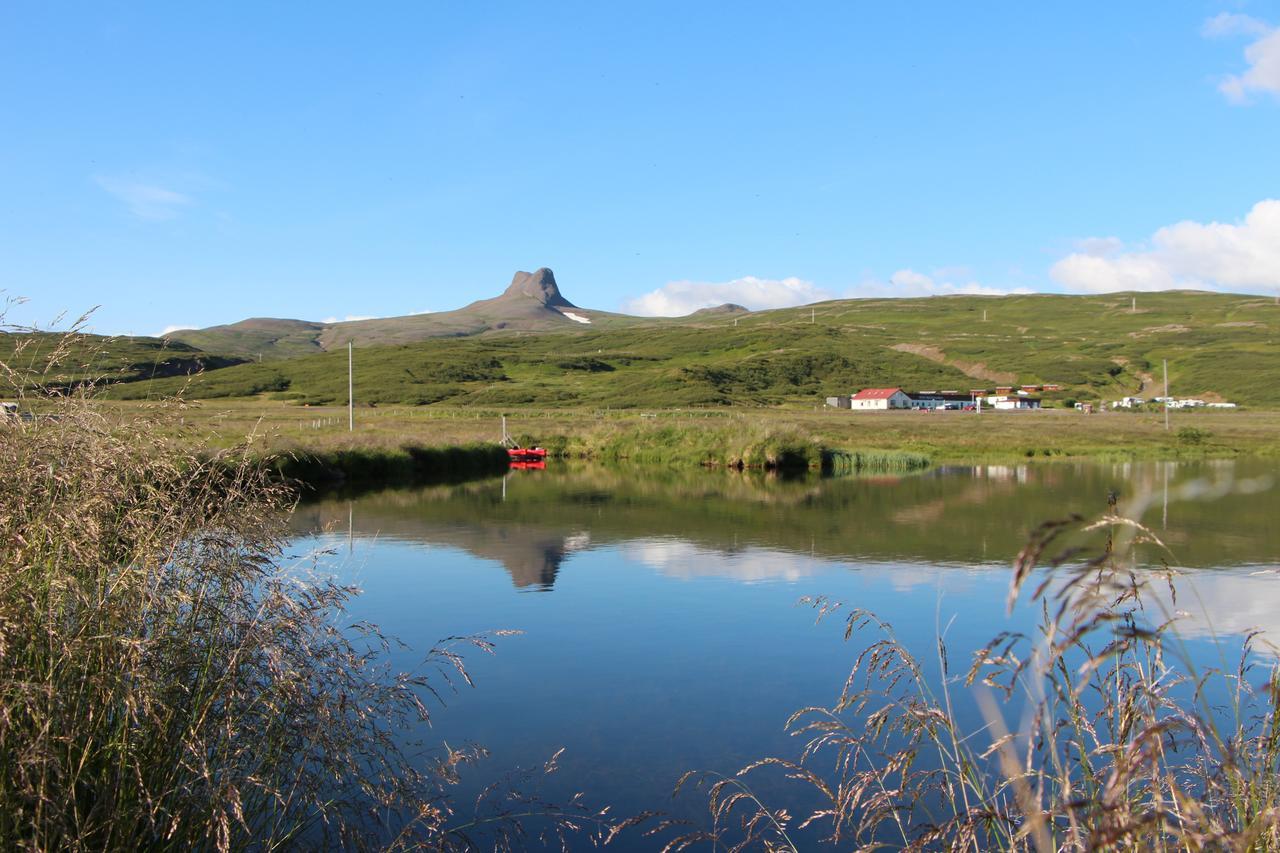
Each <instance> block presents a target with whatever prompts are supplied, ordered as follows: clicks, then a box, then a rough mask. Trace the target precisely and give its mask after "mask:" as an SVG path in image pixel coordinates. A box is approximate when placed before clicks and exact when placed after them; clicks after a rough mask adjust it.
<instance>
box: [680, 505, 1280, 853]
mask: <svg viewBox="0 0 1280 853" xmlns="http://www.w3.org/2000/svg"><path fill="white" fill-rule="evenodd" d="M1138 545H1146V546H1148V547H1151V546H1154V547H1157V548H1158V547H1162V546H1161V543H1160V542H1159V540H1158V539H1157V538H1156V536H1155V534H1154V533H1152V532H1151V531H1150V530H1148V529H1147V528H1145V527H1144V526H1142V525H1141V524H1140V523H1139V522H1137V521H1135V520H1133V519H1131V518H1127V517H1125V516H1122V515H1120V514H1119V513H1118V512H1116V510H1115V508H1114V505H1113V507H1112V509H1111V511H1109V512H1107V513H1106V514H1104V515H1102V516H1101V517H1099V518H1097V519H1094V520H1091V521H1086V520H1084V519H1082V518H1079V517H1072V518H1068V519H1063V520H1061V521H1055V522H1049V523H1046V524H1044V525H1043V526H1042V527H1040V528H1039V529H1038V530H1037V531H1035V533H1034V534H1033V536H1032V537H1031V538H1030V541H1029V542H1028V544H1027V545H1026V547H1025V548H1024V549H1023V550H1022V552H1021V553H1020V554H1019V555H1018V556H1017V559H1016V561H1015V563H1014V570H1013V577H1012V582H1011V587H1010V593H1009V605H1010V607H1011V608H1012V607H1014V606H1015V605H1016V604H1017V603H1018V602H1019V601H1021V600H1023V599H1027V601H1026V602H1025V604H1026V605H1029V606H1030V607H1032V608H1033V609H1034V611H1033V612H1035V613H1038V614H1039V620H1038V623H1037V627H1036V629H1035V630H1034V631H1032V632H1030V633H1027V634H1022V633H1012V632H1005V633H1001V634H999V635H997V636H996V637H994V638H993V639H992V641H991V642H990V643H989V644H988V645H986V646H985V647H984V648H982V649H980V650H979V651H977V652H976V653H975V654H974V656H973V658H972V660H971V661H970V663H969V665H968V666H967V667H961V668H959V669H957V668H955V667H954V665H953V662H952V659H951V652H950V651H949V650H948V648H947V646H946V642H945V638H944V637H942V636H940V637H939V639H938V643H937V647H936V650H935V657H936V660H933V661H927V660H920V659H917V658H916V657H915V656H914V655H913V654H912V653H911V652H910V651H909V650H908V649H907V648H906V647H905V646H904V645H903V644H902V643H900V642H899V641H898V640H897V638H896V637H895V635H894V632H893V629H892V627H891V626H890V625H888V624H886V623H884V622H882V621H880V620H879V619H877V618H876V617H875V615H874V614H872V613H869V612H867V611H864V610H858V609H855V610H851V611H849V612H848V613H847V615H846V616H845V639H846V640H851V639H854V638H858V639H859V641H860V648H861V650H860V651H859V652H858V654H857V655H856V657H855V661H854V665H853V667H852V670H851V672H850V674H849V676H848V679H847V680H846V682H845V685H844V687H843V689H842V690H841V692H840V694H839V696H838V698H837V700H836V701H835V703H834V704H832V705H830V706H827V707H810V708H803V709H801V710H799V711H797V712H796V713H795V714H793V715H792V717H791V718H790V719H789V720H788V722H787V726H788V728H789V730H790V732H791V733H792V734H793V735H795V736H797V737H800V738H802V739H803V742H804V748H803V749H802V750H801V752H800V754H799V755H798V756H792V757H769V758H765V759H762V760H760V761H756V762H753V763H752V764H750V765H748V766H746V767H744V768H743V769H742V770H740V771H739V772H738V773H737V774H735V775H729V776H724V775H717V774H714V773H705V772H695V773H690V774H686V776H685V777H684V778H682V779H681V780H680V784H679V786H678V787H677V791H679V790H680V788H681V787H688V786H697V787H700V788H704V789H705V790H706V791H707V795H708V804H709V808H710V812H711V816H712V825H711V827H710V828H708V829H699V830H696V831H689V832H685V833H684V834H682V835H679V836H677V837H676V838H675V839H674V840H672V841H671V843H670V845H669V846H670V849H680V848H681V846H682V845H687V844H693V843H698V842H711V843H712V844H713V845H724V846H726V848H728V849H746V848H752V849H755V848H762V849H769V850H778V849H783V850H794V849H798V847H799V842H798V841H797V840H796V839H797V838H798V837H800V836H799V833H800V832H801V831H813V830H814V829H815V828H817V829H820V830H821V833H822V836H823V837H824V838H825V840H826V841H827V842H828V843H830V844H832V845H835V846H838V847H840V848H842V849H853V848H857V849H863V848H867V849H874V848H877V847H887V848H894V849H902V848H905V849H917V850H925V849H928V850H932V849H951V850H964V849H968V850H974V851H980V850H991V849H1001V850H1035V851H1038V852H1042V851H1051V850H1099V849H1105V850H1196V851H1199V850H1275V849H1278V848H1280V674H1278V670H1277V668H1276V664H1275V657H1274V652H1275V650H1274V649H1271V650H1270V654H1269V655H1267V656H1261V655H1259V654H1258V652H1259V651H1260V649H1259V648H1257V645H1258V643H1259V642H1260V640H1259V638H1258V637H1257V636H1256V635H1250V636H1249V637H1247V638H1246V639H1245V640H1244V641H1243V643H1242V647H1241V648H1240V649H1238V650H1237V654H1236V655H1235V656H1233V658H1231V659H1233V660H1234V661H1235V662H1234V663H1233V664H1227V663H1224V664H1223V665H1221V666H1218V667H1214V668H1202V667H1198V666H1197V665H1196V664H1195V662H1193V661H1192V660H1191V658H1190V657H1189V655H1188V654H1187V650H1186V648H1185V647H1184V645H1183V643H1182V641H1181V639H1180V638H1179V636H1178V634H1177V631H1176V622H1177V619H1179V618H1180V617H1181V615H1182V614H1181V613H1180V611H1178V610H1177V602H1178V596H1179V587H1180V586H1181V583H1180V580H1179V579H1178V578H1177V576H1176V575H1175V574H1174V573H1173V572H1171V571H1169V570H1163V571H1160V570H1150V569H1142V568H1140V567H1139V566H1138V565H1137V562H1136V560H1135V558H1134V555H1133V548H1134V547H1135V546H1138ZM810 603H811V604H812V606H813V607H814V608H815V610H816V611H817V614H818V617H819V618H820V619H821V618H823V617H826V616H829V615H831V614H833V613H835V612H838V611H840V610H841V609H842V608H841V607H840V605H839V604H838V603H836V602H832V601H829V600H825V599H816V600H813V601H812V602H810ZM1220 651H1223V649H1220ZM1224 659H1225V656H1224ZM971 695H972V696H973V697H974V698H976V700H977V703H978V705H979V706H980V707H981V709H982V717H983V719H985V723H984V724H983V725H981V726H979V727H977V728H974V727H973V726H970V727H968V728H966V727H965V726H964V725H963V724H962V722H961V719H962V718H963V714H961V713H958V712H957V709H958V708H959V707H960V705H961V703H962V702H966V701H968V700H969V698H970V696H971ZM1011 715H1016V716H1018V718H1019V719H1020V720H1021V722H1020V723H1017V722H1013V723H1011V722H1009V721H1008V720H1007V719H1006V717H1007V716H1011ZM770 771H773V772H775V773H777V772H780V773H781V774H783V775H784V776H786V777H788V778H790V779H791V780H793V781H794V783H795V784H798V785H801V786H803V787H804V788H805V789H807V791H808V796H809V797H810V798H811V799H813V798H816V800H817V801H818V802H819V803H820V805H819V806H818V807H817V808H816V809H814V810H813V811H812V812H811V813H810V814H807V815H799V816H793V815H791V814H789V813H788V812H787V811H786V810H784V809H779V808H775V807H771V806H770V805H769V804H768V803H766V802H764V801H763V800H762V799H761V798H760V797H758V796H757V795H756V794H755V793H754V790H753V787H754V786H755V784H756V780H757V777H759V776H760V774H763V773H768V772H770Z"/></svg>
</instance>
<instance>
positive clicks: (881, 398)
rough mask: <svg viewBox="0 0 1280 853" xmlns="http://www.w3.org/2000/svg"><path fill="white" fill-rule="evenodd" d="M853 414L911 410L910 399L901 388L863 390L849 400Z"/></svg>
mask: <svg viewBox="0 0 1280 853" xmlns="http://www.w3.org/2000/svg"><path fill="white" fill-rule="evenodd" d="M849 408H851V409H853V411H855V412H884V411H888V410H889V409H909V408H911V398H910V397H908V396H907V394H906V392H905V391H903V390H902V389H901V388H863V389H862V390H861V391H859V392H858V393H857V394H854V395H853V396H852V397H850V398H849Z"/></svg>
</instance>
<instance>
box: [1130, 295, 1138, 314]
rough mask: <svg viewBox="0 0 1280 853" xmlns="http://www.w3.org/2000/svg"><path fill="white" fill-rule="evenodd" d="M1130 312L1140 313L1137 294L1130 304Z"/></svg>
mask: <svg viewBox="0 0 1280 853" xmlns="http://www.w3.org/2000/svg"><path fill="white" fill-rule="evenodd" d="M1129 313H1130V314H1137V313H1138V297H1136V296H1135V297H1133V302H1131V303H1130V304H1129Z"/></svg>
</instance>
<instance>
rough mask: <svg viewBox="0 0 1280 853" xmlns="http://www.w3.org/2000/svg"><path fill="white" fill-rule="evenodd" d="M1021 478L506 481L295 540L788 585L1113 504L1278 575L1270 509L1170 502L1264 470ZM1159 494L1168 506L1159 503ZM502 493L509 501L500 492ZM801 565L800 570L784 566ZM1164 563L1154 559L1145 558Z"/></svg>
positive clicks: (329, 504)
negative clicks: (615, 552)
mask: <svg viewBox="0 0 1280 853" xmlns="http://www.w3.org/2000/svg"><path fill="white" fill-rule="evenodd" d="M1254 467H1255V468H1257V470H1256V471H1254V470H1253V469H1250V468H1249V466H1248V465H1241V466H1236V467H1231V466H1226V467H1222V466H1213V465H1210V466H1198V467H1194V468H1185V467H1177V466H1170V465H1164V464H1158V463H1156V464H1148V465H1134V464H1130V463H1126V464H1117V465H1040V466H1035V465H1023V466H1013V467H1002V466H987V467H979V468H959V469H949V470H946V471H935V472H933V473H931V474H928V475H925V476H917V477H903V478H890V479H879V480H871V479H861V480H860V479H844V480H816V479H809V480H801V481H798V482H783V481H776V480H769V479H761V478H752V477H743V476H741V475H737V474H725V473H724V472H702V471H695V472H690V473H680V474H673V473H672V472H658V473H657V474H656V475H655V474H654V473H653V472H647V471H646V472H639V471H617V470H611V469H602V468H586V469H576V470H574V469H567V470H566V469H563V468H562V469H560V470H558V471H545V472H538V473H537V474H534V475H528V474H525V473H523V472H522V473H516V474H512V475H511V476H510V477H509V478H508V479H507V480H506V481H505V483H504V481H502V480H489V481H481V482H473V483H468V484H464V485H462V486H438V487H431V488H426V489H418V490H389V491H385V492H381V493H376V494H370V495H365V496H363V497H361V498H359V499H357V500H355V501H354V502H348V501H346V500H341V501H322V502H319V503H313V504H309V505H304V506H303V507H300V508H299V509H298V511H297V513H296V515H295V517H294V519H293V525H294V529H295V530H297V531H298V532H300V533H309V532H317V531H321V530H325V529H329V530H335V531H340V532H346V530H347V528H348V522H349V521H350V524H351V532H352V534H353V535H358V536H381V537H390V538H393V539H400V540H405V541H419V542H427V543H431V544H439V545H448V546H453V547H457V548H462V549H465V550H467V551H469V552H470V553H472V554H474V555H476V556H478V557H482V558H485V559H489V560H493V561H496V562H499V563H501V564H502V565H503V566H504V568H505V569H506V570H507V572H508V573H509V574H510V575H511V578H512V582H513V583H514V584H515V585H516V586H517V587H520V588H530V589H544V590H545V589H550V588H551V587H552V585H553V584H554V583H555V580H556V577H557V576H558V574H559V571H560V567H561V566H562V565H563V564H564V562H565V560H566V559H567V558H568V556H569V555H570V554H571V553H572V552H573V551H574V550H575V549H578V548H581V547H584V545H585V544H586V543H588V542H590V543H592V544H594V545H597V546H600V545H605V546H607V545H614V546H618V547H619V548H620V549H621V550H622V551H623V553H625V554H628V555H629V556H631V557H632V558H633V559H635V560H636V561H638V562H642V563H644V564H645V565H649V566H651V567H652V568H654V569H656V570H658V571H661V572H663V573H665V574H672V575H677V576H681V577H694V576H719V577H733V578H736V579H739V580H743V581H754V580H762V579H766V578H778V579H794V578H796V577H799V576H802V575H806V574H811V573H812V572H814V571H818V570H821V569H824V568H830V567H831V566H832V565H833V564H835V563H839V564H842V565H847V564H849V563H856V564H858V565H860V566H867V565H870V564H877V565H898V566H900V567H901V566H904V565H905V564H917V565H926V566H931V567H932V566H939V565H950V566H975V565H1001V564H1003V565H1007V564H1008V561H1009V560H1010V559H1011V558H1012V556H1013V555H1014V554H1015V553H1017V551H1018V549H1019V548H1020V547H1021V546H1022V545H1023V544H1024V543H1025V541H1026V536H1027V533H1028V531H1030V530H1031V529H1033V528H1034V527H1036V526H1037V525H1038V524H1040V523H1041V522H1043V521H1045V520H1048V519H1052V518H1061V517H1063V516H1064V515H1066V514H1068V513H1070V512H1078V513H1080V514H1082V515H1086V516H1089V515H1096V514H1097V513H1098V512H1099V511H1100V510H1101V509H1102V508H1103V507H1104V506H1105V504H1104V501H1105V496H1106V494H1107V493H1108V492H1109V491H1110V490H1111V489H1113V488H1114V489H1116V490H1117V491H1119V492H1120V494H1121V496H1122V502H1123V501H1128V502H1129V503H1130V504H1132V503H1133V502H1135V501H1139V500H1144V499H1145V500H1146V501H1147V502H1148V504H1149V507H1148V510H1147V514H1146V518H1147V521H1148V522H1149V523H1151V524H1153V525H1154V526H1155V527H1156V528H1157V532H1158V533H1159V534H1160V536H1161V538H1162V539H1163V540H1164V541H1165V542H1167V543H1168V544H1169V545H1170V546H1171V548H1172V551H1173V555H1174V559H1175V561H1176V563H1177V564H1179V565H1182V566H1189V567H1224V566H1231V565H1244V564H1248V565H1258V564H1264V565H1266V564H1271V565H1274V564H1275V563H1276V562H1277V557H1278V556H1280V526H1277V525H1274V524H1272V523H1271V519H1272V518H1274V517H1275V515H1276V514H1277V512H1280V494H1278V492H1277V490H1270V491H1265V492H1260V493H1253V494H1227V495H1224V496H1219V497H1218V498H1217V499H1216V500H1214V501H1181V502H1179V501H1177V500H1176V497H1177V493H1178V488H1177V484H1178V483H1179V482H1185V481H1187V480H1189V479H1193V478H1195V477H1208V478H1210V479H1213V478H1217V479H1220V480H1221V479H1223V478H1224V477H1229V476H1230V475H1232V474H1233V473H1234V475H1235V476H1236V478H1237V479H1240V478H1243V477H1245V476H1246V474H1248V475H1249V476H1257V475H1258V474H1260V473H1261V474H1267V473H1269V472H1270V471H1272V470H1274V466H1271V467H1267V466H1265V465H1263V464H1261V463H1259V464H1258V465H1255V466H1254ZM1166 484H1172V485H1170V486H1168V489H1169V494H1170V495H1172V496H1173V497H1174V498H1175V499H1174V500H1172V501H1171V502H1170V503H1169V505H1168V506H1165V505H1164V503H1163V498H1164V494H1165V487H1166ZM504 486H505V488H504ZM797 554H799V555H805V556H807V557H808V558H809V560H808V561H807V562H806V561H804V560H797V559H792V557H793V556H794V555H797ZM1152 556H1153V558H1154V557H1162V556H1164V555H1152Z"/></svg>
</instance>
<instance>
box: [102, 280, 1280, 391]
mask: <svg viewBox="0 0 1280 853" xmlns="http://www.w3.org/2000/svg"><path fill="white" fill-rule="evenodd" d="M380 322H389V321H380ZM639 322H640V321H638V320H637V323H639ZM1278 332H1280V305H1277V304H1275V303H1274V302H1273V301H1271V300H1268V299H1266V298H1262V297H1253V296H1240V295H1231V294H1209V293H1186V292H1182V293H1158V294H1157V293H1153V294H1140V295H1138V296H1137V308H1136V310H1135V309H1134V308H1133V303H1132V301H1131V297H1130V296H1129V295H1127V294H1107V295H1104V296H1057V295H1048V294H1037V295H1026V296H1006V297H977V296H955V297H934V298H930V299H895V300H842V301H837V302H828V303H822V304H819V305H816V306H811V307H805V308H798V309H781V310H776V311H761V312H756V313H753V314H748V315H739V316H722V315H714V314H712V315H702V316H697V317H689V318H677V319H653V318H650V319H648V320H645V321H644V323H643V324H639V325H637V324H630V325H623V326H614V327H608V328H604V327H602V328H599V329H595V328H593V327H583V329H582V330H581V331H578V330H574V331H568V332H548V333H539V334H527V333H495V334H489V335H482V336H470V337H453V338H435V339H431V340H424V341H419V342H415V343H407V344H402V345H396V346H369V347H357V349H356V399H357V400H358V401H359V402H363V403H373V404H378V405H386V404H406V405H416V406H441V405H443V406H473V407H479V408H485V409H496V408H511V407H515V406H532V407H540V408H548V407H592V408H596V407H599V408H604V407H609V408H631V409H636V408H647V407H658V406H661V407H672V406H682V407H693V406H707V407H724V406H739V405H746V406H780V405H781V406H793V407H795V406H801V407H808V406H811V405H812V404H813V403H815V402H819V401H821V400H822V398H824V397H825V396H828V395H832V394H838V393H848V392H850V391H852V390H856V389H858V388H862V387H880V386H894V385H897V386H902V387H904V388H907V389H914V390H922V389H937V390H946V389H956V390H961V391H967V390H969V389H971V388H975V387H977V388H991V387H993V386H994V385H996V384H1000V383H1046V382H1048V383H1058V384H1060V385H1062V386H1063V388H1062V390H1061V391H1060V392H1058V393H1056V394H1054V395H1050V396H1049V397H1048V398H1047V400H1046V403H1047V404H1048V405H1062V404H1065V403H1067V402H1068V401H1070V400H1072V399H1079V400H1099V399H1114V398H1117V397H1120V396H1123V395H1126V394H1135V393H1137V394H1143V395H1145V396H1153V395H1155V394H1157V393H1159V390H1160V389H1161V387H1162V381H1163V362H1164V361H1165V360H1166V359H1167V360H1168V363H1169V381H1170V391H1171V393H1173V394H1174V395H1176V396H1195V397H1201V398H1204V399H1208V400H1224V399H1225V400H1230V401H1234V402H1238V403H1241V404H1243V405H1247V406H1253V407H1258V408H1275V407H1277V406H1280V346H1278V345H1277V340H1278V334H1277V333H1278ZM182 389H185V393H186V394H187V396H188V397H194V398H201V399H214V398H226V397H246V396H253V395H257V394H269V395H271V396H272V398H274V399H277V400H280V401H282V402H295V403H308V404H311V405H326V404H332V403H345V402H346V397H347V390H346V353H345V352H341V351H338V352H319V353H315V354H312V355H304V356H299V357H295V358H284V359H276V360H271V359H266V360H264V361H263V362H261V363H256V362H254V363H246V364H238V365H235V366H231V367H226V368H223V369H217V370H209V371H207V372H206V373H204V374H203V375H201V376H199V377H196V378H194V379H193V380H191V381H190V383H189V384H188V380H187V379H186V378H185V377H174V378H168V379H159V380H156V381H154V382H127V383H120V384H117V385H116V386H114V387H113V388H112V389H111V391H110V393H111V394H113V395H114V396H116V397H118V398H130V399H149V398H155V397H157V396H163V395H166V394H174V393H177V392H178V391H179V390H182Z"/></svg>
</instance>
